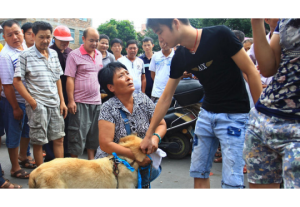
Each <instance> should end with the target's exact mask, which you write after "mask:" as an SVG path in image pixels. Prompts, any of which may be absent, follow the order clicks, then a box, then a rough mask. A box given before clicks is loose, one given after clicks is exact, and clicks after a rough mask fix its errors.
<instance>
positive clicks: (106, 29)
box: [98, 19, 137, 54]
mask: <svg viewBox="0 0 300 207" xmlns="http://www.w3.org/2000/svg"><path fill="white" fill-rule="evenodd" d="M98 31H99V33H100V34H106V35H107V36H109V38H110V39H111V40H112V39H114V38H119V39H121V40H122V41H123V43H124V47H123V50H122V54H126V50H125V47H126V42H127V41H128V40H131V39H135V40H136V39H137V33H136V31H135V29H134V26H133V22H130V21H129V20H120V21H117V20H115V19H110V21H108V22H105V23H103V24H101V25H100V26H99V27H98Z"/></svg>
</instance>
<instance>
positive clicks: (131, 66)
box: [117, 56, 145, 93]
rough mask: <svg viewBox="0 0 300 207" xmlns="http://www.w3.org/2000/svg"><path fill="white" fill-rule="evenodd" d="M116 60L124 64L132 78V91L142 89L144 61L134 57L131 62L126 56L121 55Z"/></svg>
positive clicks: (136, 91) (137, 91)
mask: <svg viewBox="0 0 300 207" xmlns="http://www.w3.org/2000/svg"><path fill="white" fill-rule="evenodd" d="M117 61H118V62H120V63H122V64H124V65H125V66H126V68H127V70H128V72H129V74H130V75H132V78H133V85H134V88H135V90H134V92H135V93H139V92H141V91H142V74H145V66H144V61H143V60H142V59H141V58H139V57H136V58H135V60H134V61H133V62H131V61H130V60H129V59H128V58H127V57H126V56H123V57H121V58H119V59H118V60H117Z"/></svg>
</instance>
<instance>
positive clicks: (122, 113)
mask: <svg viewBox="0 0 300 207" xmlns="http://www.w3.org/2000/svg"><path fill="white" fill-rule="evenodd" d="M119 111H120V113H121V116H122V119H123V121H124V125H125V129H126V133H127V135H130V134H131V129H130V124H129V120H128V119H127V115H126V113H125V112H124V111H123V110H122V109H119ZM113 155H114V156H115V158H116V157H117V158H118V156H117V154H116V153H115V152H113ZM147 156H148V157H149V158H150V160H151V161H152V159H151V157H150V156H149V155H147ZM119 159H120V158H119ZM124 161H125V160H124ZM125 162H126V161H125ZM126 163H127V164H128V165H129V163H128V162H126ZM123 164H124V163H123ZM125 166H126V165H125ZM129 166H130V165H129ZM126 167H127V166H126ZM130 167H131V166H130ZM127 168H128V167H127ZM151 168H152V166H151V164H150V165H148V166H146V167H139V168H138V187H137V188H138V189H140V188H142V176H141V172H140V169H141V170H147V169H148V171H149V188H151V187H150V176H151ZM128 169H129V168H128ZM133 171H134V169H133V170H132V172H133Z"/></svg>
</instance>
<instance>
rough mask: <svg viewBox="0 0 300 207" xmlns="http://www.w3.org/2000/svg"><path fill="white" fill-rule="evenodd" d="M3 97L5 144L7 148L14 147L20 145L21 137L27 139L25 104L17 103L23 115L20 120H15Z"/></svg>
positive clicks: (8, 104) (27, 127)
mask: <svg viewBox="0 0 300 207" xmlns="http://www.w3.org/2000/svg"><path fill="white" fill-rule="evenodd" d="M2 99H3V108H2V112H3V121H4V127H5V133H6V146H7V148H16V147H19V145H20V139H21V137H24V138H28V139H29V126H28V118H27V115H26V111H25V104H23V103H18V104H19V107H20V108H21V109H22V111H23V117H22V119H21V120H16V119H15V118H14V114H13V109H12V107H11V105H10V103H9V102H8V100H7V99H6V98H4V97H2Z"/></svg>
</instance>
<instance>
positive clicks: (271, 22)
mask: <svg viewBox="0 0 300 207" xmlns="http://www.w3.org/2000/svg"><path fill="white" fill-rule="evenodd" d="M278 20H279V19H265V22H266V23H267V24H268V25H269V26H270V32H269V33H268V34H267V35H266V38H267V40H268V43H269V44H270V41H271V37H272V35H273V32H274V30H275V28H276V26H277V22H278ZM247 53H248V55H249V57H250V58H251V60H252V61H253V63H254V64H255V65H256V67H257V69H258V70H259V67H258V63H257V61H256V57H255V53H254V44H252V45H251V48H250V50H248V52H247ZM260 79H261V83H262V85H263V88H265V87H267V85H268V84H269V83H270V82H271V80H272V77H264V76H262V75H260Z"/></svg>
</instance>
